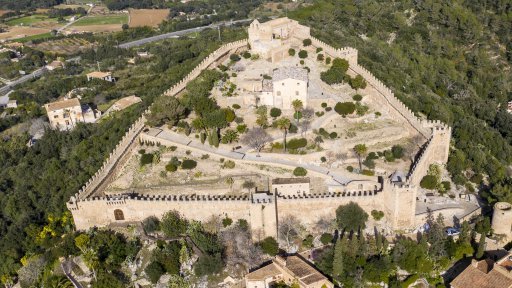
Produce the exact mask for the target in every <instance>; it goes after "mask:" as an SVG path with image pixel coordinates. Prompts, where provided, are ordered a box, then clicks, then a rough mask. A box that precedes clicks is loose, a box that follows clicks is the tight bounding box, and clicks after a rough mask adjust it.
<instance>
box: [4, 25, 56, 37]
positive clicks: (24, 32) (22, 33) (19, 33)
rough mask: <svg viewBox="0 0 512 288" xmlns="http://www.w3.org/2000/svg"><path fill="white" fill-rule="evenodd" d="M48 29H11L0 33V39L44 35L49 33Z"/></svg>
mask: <svg viewBox="0 0 512 288" xmlns="http://www.w3.org/2000/svg"><path fill="white" fill-rule="evenodd" d="M50 31H51V30H50V29H45V28H34V27H11V28H9V31H7V32H5V33H0V39H18V38H23V37H27V36H33V35H38V34H44V33H48V32H50Z"/></svg>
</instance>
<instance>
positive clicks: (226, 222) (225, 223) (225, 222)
mask: <svg viewBox="0 0 512 288" xmlns="http://www.w3.org/2000/svg"><path fill="white" fill-rule="evenodd" d="M231 224H233V219H231V218H229V217H227V216H226V218H224V219H222V226H224V228H226V227H228V226H231Z"/></svg>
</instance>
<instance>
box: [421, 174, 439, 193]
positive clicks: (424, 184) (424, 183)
mask: <svg viewBox="0 0 512 288" xmlns="http://www.w3.org/2000/svg"><path fill="white" fill-rule="evenodd" d="M420 186H421V188H424V189H429V190H432V189H436V187H437V178H436V177H435V176H432V175H426V176H424V177H423V179H421V181H420Z"/></svg>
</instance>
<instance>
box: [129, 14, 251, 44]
mask: <svg viewBox="0 0 512 288" xmlns="http://www.w3.org/2000/svg"><path fill="white" fill-rule="evenodd" d="M249 21H252V19H243V20H236V21H225V22H221V23H217V24H210V25H208V26H201V27H196V28H190V29H185V30H180V31H175V32H171V33H166V34H160V35H156V36H152V37H148V38H144V39H140V40H135V41H131V42H127V43H123V44H121V45H119V48H132V47H136V46H141V45H144V44H147V43H151V42H155V41H160V40H164V39H168V38H174V37H178V36H182V35H185V34H189V33H193V32H199V31H202V30H205V29H208V28H217V27H219V26H231V25H235V24H239V23H244V22H249Z"/></svg>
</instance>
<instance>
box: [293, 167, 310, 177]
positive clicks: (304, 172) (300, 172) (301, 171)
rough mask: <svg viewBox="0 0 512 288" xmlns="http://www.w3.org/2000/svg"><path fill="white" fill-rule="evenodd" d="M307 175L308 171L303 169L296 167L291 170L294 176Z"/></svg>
mask: <svg viewBox="0 0 512 288" xmlns="http://www.w3.org/2000/svg"><path fill="white" fill-rule="evenodd" d="M307 174H308V170H306V169H304V168H303V167H297V168H295V169H294V170H293V175H295V176H306V175H307Z"/></svg>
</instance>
